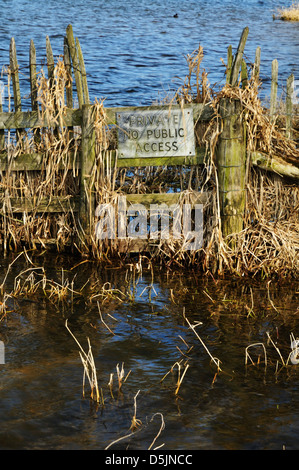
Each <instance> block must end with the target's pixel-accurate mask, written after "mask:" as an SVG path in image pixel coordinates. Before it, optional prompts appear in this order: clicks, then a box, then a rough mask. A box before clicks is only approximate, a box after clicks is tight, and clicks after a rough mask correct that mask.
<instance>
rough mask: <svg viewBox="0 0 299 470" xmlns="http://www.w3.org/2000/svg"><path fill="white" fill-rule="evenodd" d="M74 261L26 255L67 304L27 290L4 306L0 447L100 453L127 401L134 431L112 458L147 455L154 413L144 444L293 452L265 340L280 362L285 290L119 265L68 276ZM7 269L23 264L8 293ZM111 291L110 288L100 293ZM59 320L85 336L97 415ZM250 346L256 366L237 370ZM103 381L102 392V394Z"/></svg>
mask: <svg viewBox="0 0 299 470" xmlns="http://www.w3.org/2000/svg"><path fill="white" fill-rule="evenodd" d="M78 261H79V260H76V259H73V258H72V257H69V258H67V257H60V256H58V257H56V256H49V257H47V260H45V258H44V257H40V258H38V257H37V258H34V263H35V266H44V269H45V272H46V276H47V279H48V280H52V281H57V282H59V283H60V284H62V283H63V282H64V285H66V284H67V283H68V285H69V286H72V288H73V290H74V291H76V292H77V294H74V297H73V298H72V296H71V294H70V292H69V294H68V295H67V296H66V298H65V301H64V302H57V301H55V300H54V297H52V298H50V300H49V299H47V296H46V295H45V294H44V293H43V292H42V290H41V289H40V290H39V291H37V293H36V294H35V295H33V296H32V295H31V296H27V297H26V296H25V297H24V296H20V295H19V296H17V298H16V299H14V300H13V299H11V300H10V304H9V305H10V307H11V312H10V313H8V314H7V315H6V317H5V319H3V320H2V322H1V338H2V339H3V341H4V342H5V353H6V356H5V358H6V364H5V365H2V366H0V367H1V378H0V416H1V429H0V448H1V449H104V448H105V447H107V446H108V445H109V444H111V443H112V442H113V441H115V440H116V439H118V438H120V437H122V436H126V435H127V434H129V433H130V431H129V428H130V425H131V420H132V417H133V414H134V397H135V396H136V394H137V392H139V393H138V396H137V398H136V400H137V419H139V420H141V422H142V426H141V427H140V428H139V431H138V432H136V433H135V434H134V436H132V437H131V438H130V439H129V438H128V439H125V440H124V441H121V442H120V443H118V444H115V445H113V446H112V447H111V450H117V449H124V448H126V447H127V446H129V447H128V448H129V449H132V450H133V449H148V448H149V446H150V444H151V443H152V441H153V439H154V437H155V436H156V434H157V433H158V431H159V428H160V425H161V415H163V419H164V422H165V429H164V431H163V432H162V434H161V436H160V437H159V438H158V440H157V442H156V445H157V446H158V445H162V444H164V449H175V450H182V449H185V450H196V449H232V450H237V449H283V448H286V449H296V448H297V447H298V423H299V420H298V418H299V416H298V409H299V408H298V404H299V401H298V400H299V399H298V393H297V392H298V384H299V382H298V378H299V376H298V374H299V370H298V366H293V365H288V367H284V368H282V367H281V363H280V365H279V366H278V370H277V369H276V367H277V361H279V359H280V358H279V355H278V353H277V352H276V350H275V347H274V346H273V345H271V344H267V332H269V334H270V337H271V338H272V339H273V341H274V343H275V345H276V347H277V348H279V351H280V353H281V354H282V356H283V358H284V360H285V361H286V360H287V357H288V355H289V353H290V334H291V333H294V334H295V335H296V332H297V331H298V327H299V319H298V288H299V285H298V283H297V284H288V285H287V286H280V285H279V284H278V283H273V284H271V288H269V290H268V288H267V284H266V283H259V282H251V283H250V284H249V283H245V282H243V283H242V282H240V281H238V282H236V281H233V280H229V281H219V282H217V283H215V282H214V281H213V280H211V279H210V280H204V279H201V278H200V277H199V276H198V275H196V274H192V273H189V274H188V273H177V274H176V275H173V273H170V274H169V275H167V273H166V272H160V271H155V273H154V274H153V273H152V272H151V271H149V270H148V269H147V268H146V264H144V265H143V269H142V272H140V271H139V272H137V271H136V268H133V267H132V265H129V264H128V265H127V266H125V267H124V268H122V269H104V270H103V269H99V268H97V267H96V266H95V265H93V264H90V263H84V264H82V265H80V266H79V267H77V268H76V267H75V265H76V263H78ZM1 264H2V268H4V266H6V267H7V262H6V263H1ZM54 266H55V268H54ZM20 268H21V269H22V270H25V269H27V268H28V265H26V264H22V263H21V262H20V263H19V264H18V265H14V266H13V267H12V270H11V272H10V275H9V277H8V280H7V284H6V286H7V292H11V290H12V289H13V283H14V278H15V276H17V275H18V274H19V273H20ZM62 270H63V278H62ZM35 273H36V277H35V282H36V281H37V280H38V279H39V277H38V271H35ZM26 277H27V275H26V274H24V275H23V276H22V280H23V281H22V285H23V282H24V280H25V279H26ZM62 279H63V280H64V281H63V280H62ZM87 281H88V282H87ZM72 282H73V283H72ZM86 282H87V284H86ZM49 286H50V283H48V285H47V287H46V290H45V291H46V292H47V293H48V297H49ZM103 286H104V287H105V291H103ZM112 288H113V289H117V291H114V295H113V296H111V289H112ZM103 292H104V296H103ZM268 295H270V299H271V301H272V304H271V302H270V301H269V299H268ZM97 300H98V301H99V305H100V309H101V314H102V319H103V320H104V322H105V324H104V323H103V322H102V321H101V318H100V315H99V310H98V306H97ZM250 309H252V311H251V312H250ZM276 309H277V310H276ZM186 318H187V319H188V321H190V322H191V323H192V324H193V323H195V322H201V323H202V324H201V325H199V326H198V327H197V329H196V331H197V333H198V335H199V337H200V338H201V340H202V341H203V343H204V345H205V347H206V348H207V350H208V351H209V353H210V354H212V355H213V357H217V358H218V359H220V361H221V369H222V372H221V373H218V374H216V376H215V373H216V368H215V366H213V364H212V363H211V358H210V356H209V353H208V352H207V350H206V349H205V347H204V345H203V344H202V343H201V341H200V340H199V339H198V338H197V337H196V336H195V334H194V333H193V332H192V330H190V328H188V324H187V321H186ZM66 319H68V326H69V328H70V330H71V331H72V332H73V334H74V335H75V337H76V338H77V340H78V341H79V342H80V344H81V345H82V347H83V348H84V349H85V351H87V338H89V339H90V343H91V347H92V352H93V356H94V360H95V364H96V369H97V374H98V383H99V386H100V388H101V389H102V392H103V397H104V399H105V403H104V406H102V405H99V406H96V405H95V403H94V402H91V401H90V399H89V398H88V397H89V386H88V383H86V385H85V390H86V398H83V397H82V378H83V366H82V363H81V359H80V357H79V346H78V344H77V343H76V342H75V340H74V339H73V338H72V337H71V335H70V334H69V332H68V331H67V329H66V327H65V320H66ZM108 328H109V329H108ZM260 342H263V343H264V344H265V346H266V351H267V359H268V365H267V367H266V368H265V365H264V363H263V357H261V363H260V365H259V366H255V367H254V366H250V365H247V366H246V365H245V348H246V347H248V346H249V345H251V344H253V343H260ZM190 348H191V349H190ZM256 353H259V354H260V353H261V349H260V350H259V349H257V350H256ZM256 357H257V356H256V354H255V353H254V351H253V350H252V358H253V359H254V360H256ZM179 361H182V362H180V364H181V373H182V372H183V370H184V369H185V366H186V365H187V364H188V365H189V368H188V370H187V372H186V375H185V376H184V378H183V381H182V384H181V387H180V390H179V393H178V395H175V389H176V382H177V378H178V368H177V367H176V366H174V364H175V363H176V362H179ZM122 363H123V364H124V371H125V375H126V374H127V373H128V372H129V371H131V372H130V374H129V376H128V378H127V380H126V382H125V383H124V384H123V387H122V389H121V392H119V391H118V385H117V374H116V367H117V365H119V367H121V364H122ZM173 366H174V368H173V372H172V373H169V374H168V375H167V376H166V378H165V379H164V380H163V381H162V382H161V380H162V379H163V377H164V376H165V374H167V373H168V372H169V371H170V370H171V368H172V367H173ZM111 373H113V374H114V386H113V396H112V395H111V394H110V391H109V387H108V385H107V384H108V382H109V378H110V374H111Z"/></svg>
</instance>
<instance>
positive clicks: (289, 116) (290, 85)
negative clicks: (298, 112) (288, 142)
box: [286, 74, 294, 139]
mask: <svg viewBox="0 0 299 470" xmlns="http://www.w3.org/2000/svg"><path fill="white" fill-rule="evenodd" d="M293 93H294V75H293V74H291V75H290V76H289V78H288V79H287V94H286V137H287V138H288V139H291V138H292V135H293V132H292V122H293Z"/></svg>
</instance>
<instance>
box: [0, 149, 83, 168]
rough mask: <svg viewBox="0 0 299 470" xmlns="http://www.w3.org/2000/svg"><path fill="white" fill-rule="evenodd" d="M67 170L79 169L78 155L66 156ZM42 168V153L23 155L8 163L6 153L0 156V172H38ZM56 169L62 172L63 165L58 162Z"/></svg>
mask: <svg viewBox="0 0 299 470" xmlns="http://www.w3.org/2000/svg"><path fill="white" fill-rule="evenodd" d="M68 165H69V166H68V169H69V170H72V169H76V170H77V169H80V162H79V158H78V154H74V153H70V154H69V155H68ZM43 168H44V155H43V154H42V153H23V154H21V155H19V156H18V157H16V158H11V159H10V160H9V161H8V157H7V154H6V153H2V154H0V171H3V172H4V171H40V170H42V169H43ZM58 169H60V170H64V169H65V163H64V162H60V164H59V166H58Z"/></svg>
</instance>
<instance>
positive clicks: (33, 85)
mask: <svg viewBox="0 0 299 470" xmlns="http://www.w3.org/2000/svg"><path fill="white" fill-rule="evenodd" d="M29 69H30V96H31V107H32V111H37V110H38V102H37V82H36V77H37V75H36V49H35V45H34V42H33V40H32V39H31V41H30V50H29Z"/></svg>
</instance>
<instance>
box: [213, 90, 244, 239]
mask: <svg viewBox="0 0 299 470" xmlns="http://www.w3.org/2000/svg"><path fill="white" fill-rule="evenodd" d="M219 112H220V116H221V118H222V133H221V134H220V135H219V139H218V144H217V152H216V165H217V170H218V182H219V201H220V211H221V229H222V234H223V236H224V237H225V236H227V235H231V234H233V233H238V232H240V231H241V230H242V229H243V216H244V210H245V175H246V144H245V136H244V126H243V121H242V118H241V116H242V103H241V101H239V100H229V99H225V98H223V99H221V101H220V111H219Z"/></svg>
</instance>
